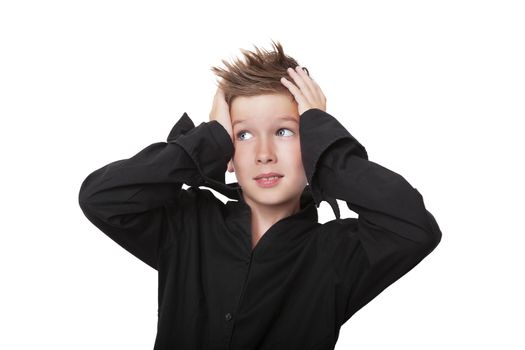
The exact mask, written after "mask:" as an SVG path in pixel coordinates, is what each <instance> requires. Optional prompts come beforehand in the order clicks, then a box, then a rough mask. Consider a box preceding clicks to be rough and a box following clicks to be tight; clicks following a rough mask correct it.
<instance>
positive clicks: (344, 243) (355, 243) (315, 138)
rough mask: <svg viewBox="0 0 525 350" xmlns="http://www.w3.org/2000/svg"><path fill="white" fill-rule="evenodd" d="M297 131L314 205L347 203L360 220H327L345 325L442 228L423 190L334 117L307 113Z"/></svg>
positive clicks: (408, 265) (433, 244)
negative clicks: (372, 155) (376, 157)
mask: <svg viewBox="0 0 525 350" xmlns="http://www.w3.org/2000/svg"><path fill="white" fill-rule="evenodd" d="M300 134H301V151H302V155H303V164H304V166H305V172H306V175H307V178H308V182H309V183H310V185H311V186H312V192H313V194H314V198H315V199H316V203H319V202H320V201H321V200H324V199H334V198H335V199H340V200H344V201H345V202H346V204H347V206H348V208H350V209H351V210H353V211H354V212H356V213H357V214H358V219H357V220H356V219H353V218H350V219H342V220H341V219H338V220H334V221H332V222H330V223H328V224H327V225H328V227H329V235H330V237H331V238H333V239H331V240H330V242H329V243H327V244H326V254H327V256H329V257H330V260H331V262H332V266H333V268H334V272H335V276H336V279H337V282H338V283H340V284H341V285H342V286H343V287H344V289H345V290H346V294H345V297H346V298H347V299H346V301H345V302H346V308H345V310H342V311H343V312H344V315H343V317H344V319H343V323H344V321H346V320H348V319H349V318H350V316H351V315H353V314H354V313H355V312H356V311H357V310H359V309H360V308H361V307H363V306H364V305H366V304H367V303H368V302H369V301H370V300H372V299H373V298H374V297H376V296H377V295H378V294H379V293H380V292H381V291H383V290H384V289H385V288H386V287H388V286H389V285H390V284H392V283H393V282H395V281H396V280H397V279H399V278H400V277H401V276H403V275H404V274H406V273H407V272H408V271H409V270H411V269H412V268H413V267H414V266H415V265H417V264H418V263H419V262H420V261H421V260H422V259H423V258H424V257H425V256H427V255H428V254H429V253H430V252H431V251H432V250H433V249H434V248H435V247H436V246H437V245H438V243H439V242H440V240H441V231H440V229H439V227H438V225H437V222H436V220H435V219H434V217H433V216H432V214H431V213H430V212H428V211H427V210H426V208H425V205H424V202H423V197H422V196H421V194H420V193H419V192H418V191H417V190H416V189H415V188H413V187H412V186H411V185H410V184H409V183H408V182H407V181H406V180H405V179H404V178H403V177H402V176H401V175H399V174H397V173H395V172H393V171H391V170H389V169H387V168H385V167H383V166H381V165H379V164H377V163H374V162H372V161H369V160H368V155H367V152H366V150H365V148H364V147H363V146H362V145H361V144H360V143H359V142H358V141H357V140H356V139H355V138H354V137H353V136H352V135H351V134H350V133H349V132H348V131H347V130H346V129H345V128H344V127H343V126H342V125H341V124H340V123H339V122H338V121H337V120H336V119H335V118H334V117H333V116H331V115H330V114H328V113H326V112H324V111H322V110H320V109H316V108H313V109H309V110H307V111H306V112H304V113H303V114H302V115H301V118H300ZM332 234H333V236H332Z"/></svg>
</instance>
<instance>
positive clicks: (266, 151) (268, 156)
mask: <svg viewBox="0 0 525 350" xmlns="http://www.w3.org/2000/svg"><path fill="white" fill-rule="evenodd" d="M256 157H257V158H256V161H257V164H259V163H263V164H266V163H268V162H275V161H276V160H277V156H276V154H275V147H274V145H273V142H272V141H271V140H261V141H260V142H259V144H258V145H257V155H256Z"/></svg>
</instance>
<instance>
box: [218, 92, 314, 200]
mask: <svg viewBox="0 0 525 350" xmlns="http://www.w3.org/2000/svg"><path fill="white" fill-rule="evenodd" d="M283 117H284V118H286V117H288V120H285V119H282V118H283ZM230 118H231V122H232V128H233V130H232V131H233V138H234V148H235V151H234V156H233V158H232V161H230V162H229V163H228V171H229V172H232V171H235V176H236V177H237V182H238V183H239V185H240V186H241V188H242V192H243V195H244V199H245V201H246V202H248V203H256V204H259V205H270V206H274V205H280V204H281V205H285V206H286V205H290V204H291V203H296V202H297V201H298V199H299V198H300V195H301V193H302V192H303V190H304V188H305V186H306V185H307V179H306V174H305V171H304V167H303V162H302V158H301V145H300V138H299V113H298V110H297V103H296V102H295V99H294V98H293V96H292V95H291V94H284V93H283V94H265V95H258V96H250V97H245V96H238V97H235V98H234V99H233V102H232V103H231V105H230ZM270 172H275V173H278V174H281V175H283V177H281V179H280V180H279V181H278V183H277V184H276V185H274V186H272V187H267V188H265V187H261V186H260V185H259V184H258V183H257V181H256V180H254V178H255V177H256V176H258V175H259V174H262V173H270Z"/></svg>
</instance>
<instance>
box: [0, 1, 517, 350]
mask: <svg viewBox="0 0 525 350" xmlns="http://www.w3.org/2000/svg"><path fill="white" fill-rule="evenodd" d="M520 3H521V2H520V1H502V0H499V1H480V0H478V1H461V0H454V1H449V0H440V1H362V2H343V1H338V2H335V1H334V2H330V1H316V2H307V1H264V2H256V3H252V2H248V1H242V2H241V1H222V2H219V1H214V2H212V1H209V2H192V3H191V4H190V2H189V1H185V2H179V4H178V5H176V4H175V2H166V1H162V2H161V1H129V0H128V1H113V0H104V1H93V0H92V1H32V2H31V1H20V0H18V1H3V2H2V3H1V5H0V50H1V51H0V116H1V128H0V130H1V131H0V132H1V134H0V142H1V152H2V153H1V162H2V170H1V172H0V176H1V186H2V192H1V193H2V220H1V221H2V226H1V242H0V259H1V261H0V263H1V264H0V266H1V279H2V286H1V288H0V293H1V298H0V321H1V323H2V324H1V333H2V334H1V336H0V348H1V349H10V350H11V349H152V348H153V342H154V338H155V334H156V322H157V319H156V317H157V275H156V271H155V270H153V269H152V268H150V267H149V266H147V265H146V264H144V263H142V262H141V261H140V260H138V259H137V258H135V257H134V256H132V255H131V254H128V253H127V252H126V251H124V250H123V249H122V248H121V247H119V246H118V245H117V244H116V243H114V242H113V241H112V240H110V239H109V238H108V237H106V236H104V235H103V234H102V233H101V232H100V231H99V230H98V229H97V228H96V227H95V226H93V225H92V224H91V223H90V222H89V221H88V220H87V219H86V218H85V217H84V216H83V214H82V212H81V210H80V207H79V206H78V190H79V188H80V184H81V182H82V181H83V180H84V178H85V177H86V176H87V175H88V174H89V173H90V172H91V171H93V170H95V169H98V168H99V167H101V166H103V165H105V164H107V163H109V162H112V161H114V160H118V159H123V158H129V157H131V156H133V155H134V154H135V153H137V152H138V151H139V150H141V149H142V148H144V147H146V146H147V145H149V144H151V143H154V142H159V141H165V140H166V137H167V135H168V133H169V131H170V130H171V127H172V126H173V124H174V123H175V122H176V121H177V120H178V119H179V118H180V116H181V115H182V114H183V112H187V113H188V114H189V116H190V118H191V119H192V120H193V121H194V123H195V124H196V125H197V124H200V123H201V122H204V121H208V116H209V111H210V108H211V102H212V99H213V94H214V92H215V77H214V75H213V73H212V72H211V71H210V67H211V66H212V65H221V59H230V58H233V57H237V56H239V55H240V50H239V49H240V48H244V49H253V45H258V46H261V47H265V48H270V47H271V42H270V40H271V39H274V40H279V41H280V42H281V43H282V44H283V47H284V50H285V52H286V53H287V54H289V55H291V56H292V57H294V58H296V59H297V60H298V62H299V64H301V65H303V66H306V67H307V68H308V69H309V71H310V73H311V75H312V77H313V78H315V79H316V81H317V82H318V83H319V84H320V86H321V88H322V89H323V91H324V93H325V95H326V96H327V112H329V113H330V114H332V115H333V116H335V117H336V118H337V119H338V120H340V121H341V122H342V124H343V125H344V126H345V127H347V129H348V130H349V131H350V132H351V133H352V134H353V135H354V136H355V137H356V138H357V139H358V140H359V141H360V142H361V143H362V144H363V145H364V146H365V147H366V148H367V151H368V154H369V159H370V160H371V161H374V162H376V163H379V164H381V165H383V166H385V167H387V168H389V169H391V170H393V171H395V172H397V173H399V174H401V175H403V177H405V179H407V180H408V181H409V182H410V183H411V184H412V185H413V186H414V187H416V188H417V189H418V191H419V192H420V193H421V194H422V195H423V197H424V200H425V204H426V207H427V209H428V210H429V211H430V212H432V213H433V214H434V216H435V218H436V219H437V221H438V224H439V225H440V228H441V230H442V233H443V238H442V241H441V243H440V245H439V246H438V247H437V248H436V250H435V251H434V252H432V253H431V254H430V255H429V256H428V257H427V258H426V259H425V260H423V261H422V262H421V263H420V264H419V265H418V266H416V267H415V268H414V269H413V270H412V271H410V272H409V273H408V274H407V275H406V276H404V277H403V278H401V279H400V280H399V281H397V282H396V283H395V284H393V285H391V286H390V287H388V288H387V289H386V290H385V291H384V292H382V293H381V294H380V295H379V296H378V297H377V298H376V299H374V300H373V301H371V302H370V303H369V304H368V305H367V306H365V307H364V308H363V309H361V310H360V311H358V312H357V313H356V314H355V315H354V316H353V317H352V318H351V319H350V320H349V321H348V322H347V323H346V324H344V325H343V326H342V328H341V333H340V337H339V340H338V343H337V345H336V349H338V350H342V349H361V350H364V349H382V348H388V349H403V350H408V349H418V350H419V349H427V350H429V349H480V348H482V349H496V348H498V349H523V348H525V341H524V339H523V336H522V335H520V332H521V331H523V325H524V323H525V321H524V316H523V315H524V314H525V308H524V302H523V296H524V295H525V287H524V277H523V276H524V275H525V274H524V271H523V266H525V259H524V257H523V256H524V254H523V249H524V248H523V247H524V243H525V240H524V234H525V232H524V229H523V226H524V225H523V213H522V212H523V209H524V204H523V198H524V194H525V193H524V192H525V191H524V186H523V179H524V178H525V176H524V171H523V149H525V148H524V146H525V145H524V143H525V142H524V141H523V136H522V135H523V132H524V131H525V130H524V129H523V126H521V125H523V124H521V122H522V121H523V119H524V116H525V107H524V104H525V103H524V100H525V69H524V67H525V65H524V62H525V46H524V43H525V40H524V39H525V35H524V33H525V24H524V23H525V21H524V20H523V19H524V18H525V12H524V11H523V8H522V7H521V6H520V5H521V4H520ZM234 181H235V178H234V175H233V174H230V173H228V174H227V182H234ZM218 196H221V195H218ZM221 198H223V199H224V197H221ZM339 203H340V208H341V210H342V217H348V216H355V213H353V212H350V211H349V210H348V209H347V208H346V205H344V202H339ZM345 209H346V210H345ZM319 216H320V222H326V221H329V220H332V219H333V218H334V217H333V213H332V211H331V209H330V207H329V205H328V204H327V203H326V202H323V204H322V205H321V207H320V208H319Z"/></svg>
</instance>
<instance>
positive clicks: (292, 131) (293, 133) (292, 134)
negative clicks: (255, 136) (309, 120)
mask: <svg viewBox="0 0 525 350" xmlns="http://www.w3.org/2000/svg"><path fill="white" fill-rule="evenodd" d="M281 130H288V131H290V132H291V133H292V135H293V134H295V133H294V132H293V131H292V130H290V129H287V128H281V129H279V130H278V132H279V131H281ZM290 136H291V135H290Z"/></svg>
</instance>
